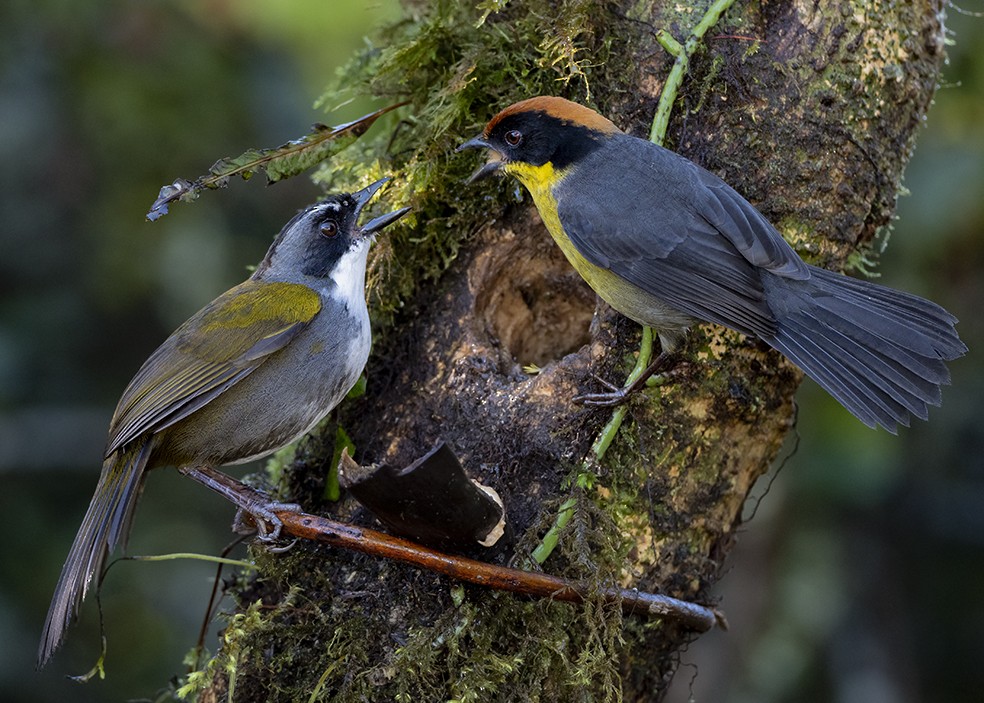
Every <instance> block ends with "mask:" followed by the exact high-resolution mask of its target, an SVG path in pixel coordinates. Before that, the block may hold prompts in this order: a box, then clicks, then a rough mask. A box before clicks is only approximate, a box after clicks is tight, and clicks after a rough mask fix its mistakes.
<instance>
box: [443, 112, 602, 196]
mask: <svg viewBox="0 0 984 703" xmlns="http://www.w3.org/2000/svg"><path fill="white" fill-rule="evenodd" d="M618 133H619V129H618V127H616V126H615V125H614V124H613V123H612V122H611V120H608V119H606V118H605V117H602V116H601V115H599V114H598V113H597V112H595V111H594V110H592V109H590V108H587V107H584V106H583V105H578V104H577V103H573V102H571V101H570V100H564V99H563V98H555V97H551V96H539V97H536V98H530V99H528V100H523V101H521V102H518V103H515V104H513V105H510V106H509V107H507V108H506V109H504V110H503V111H502V112H500V113H499V114H498V115H496V116H495V117H493V118H492V119H491V120H489V123H488V124H487V125H485V129H484V130H483V131H482V134H481V135H480V136H478V137H475V138H474V139H469V140H468V141H467V142H465V143H464V144H462V145H461V146H459V147H458V149H457V151H462V150H464V149H477V148H484V149H488V150H489V152H490V154H489V160H488V162H487V163H485V164H484V165H483V166H481V167H480V168H479V169H478V170H477V171H475V173H473V174H472V176H471V178H469V182H473V181H477V180H479V179H481V178H485V177H486V176H488V175H490V174H492V173H495V172H497V171H505V172H506V173H512V174H514V175H516V176H517V177H519V178H520V180H524V181H525V180H526V179H527V178H528V177H530V174H531V173H532V172H534V171H536V170H538V169H539V168H540V167H542V166H545V165H547V164H549V165H550V166H551V167H552V169H553V170H554V171H560V170H563V169H566V168H568V167H569V166H572V165H573V164H575V163H576V162H577V161H578V160H579V159H582V158H584V157H585V156H586V155H587V154H589V153H590V152H592V151H594V150H595V149H596V148H598V147H600V146H601V145H602V144H603V143H604V140H605V138H606V137H609V136H611V135H613V134H618ZM527 185H529V184H527Z"/></svg>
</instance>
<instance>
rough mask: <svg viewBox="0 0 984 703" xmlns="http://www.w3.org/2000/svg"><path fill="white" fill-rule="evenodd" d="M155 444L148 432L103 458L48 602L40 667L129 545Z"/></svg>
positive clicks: (56, 647)
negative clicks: (112, 560)
mask: <svg viewBox="0 0 984 703" xmlns="http://www.w3.org/2000/svg"><path fill="white" fill-rule="evenodd" d="M152 447H153V440H152V439H149V438H148V439H147V440H145V441H144V442H142V443H134V444H133V445H131V446H130V447H127V448H126V449H125V450H122V451H119V452H115V453H113V454H112V455H110V457H109V458H107V459H106V461H105V463H104V464H103V470H102V475H101V476H100V477H99V484H98V485H97V486H96V492H95V494H94V495H93V497H92V502H91V503H90V504H89V509H88V510H87V511H86V513H85V517H84V518H83V520H82V525H81V527H79V531H78V534H76V535H75V541H74V542H73V543H72V548H71V549H70V550H69V552H68V557H67V558H66V559H65V565H64V566H62V571H61V576H60V577H59V578H58V585H57V586H55V593H54V595H53V596H52V598H51V605H50V606H49V607H48V616H47V617H46V618H45V621H44V630H43V631H42V634H41V643H40V645H39V646H38V659H37V667H38V668H39V669H40V668H41V667H43V666H44V665H45V664H46V663H47V662H48V660H49V659H50V658H51V655H52V654H54V652H55V650H56V649H58V647H59V645H61V643H62V640H63V639H64V637H65V631H66V630H67V629H68V626H69V624H71V622H72V620H74V618H75V615H76V613H77V612H78V610H79V606H80V605H81V604H82V601H83V600H84V599H85V597H86V595H87V594H88V592H89V588H90V587H91V586H92V579H93V577H94V576H95V577H97V581H96V582H97V583H98V578H99V577H100V576H101V573H102V568H103V563H104V562H105V560H106V556H107V555H108V554H109V553H110V552H112V551H113V548H114V547H115V546H116V545H117V544H119V543H123V545H124V546H125V544H126V538H127V535H128V533H129V529H130V523H131V522H132V520H133V511H134V508H135V507H136V505H137V499H138V498H139V496H140V489H141V487H142V486H143V479H144V475H145V468H146V466H147V460H148V459H149V457H150V453H151V449H152Z"/></svg>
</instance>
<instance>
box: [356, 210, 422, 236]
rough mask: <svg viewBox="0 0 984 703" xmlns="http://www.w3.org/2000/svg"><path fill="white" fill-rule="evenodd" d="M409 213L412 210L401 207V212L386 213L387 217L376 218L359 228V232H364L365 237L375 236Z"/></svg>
mask: <svg viewBox="0 0 984 703" xmlns="http://www.w3.org/2000/svg"><path fill="white" fill-rule="evenodd" d="M408 212H410V208H408V207H401V208H400V209H399V210H394V211H393V212H389V213H386V214H385V215H380V216H379V217H374V218H372V219H371V220H369V221H368V222H366V223H365V224H364V225H362V226H361V227H360V228H359V231H360V232H362V234H363V235H367V234H375V233H376V232H378V231H379V230H381V229H382V228H383V227H386V226H387V225H390V224H393V223H394V222H396V221H397V220H398V219H400V218H401V217H403V216H404V215H406V214H407V213H408Z"/></svg>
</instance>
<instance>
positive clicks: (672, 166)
mask: <svg viewBox="0 0 984 703" xmlns="http://www.w3.org/2000/svg"><path fill="white" fill-rule="evenodd" d="M554 195H555V197H556V198H557V205H558V214H559V217H560V221H561V224H562V225H563V227H564V230H565V231H566V232H567V234H568V236H570V238H571V240H572V241H573V243H574V245H575V246H576V247H577V248H578V250H579V251H580V252H581V254H582V255H583V256H584V257H585V258H586V259H588V261H590V262H591V263H593V264H595V265H596V266H600V267H602V268H606V269H609V270H611V271H612V272H613V273H616V274H618V275H619V276H621V277H622V278H624V279H625V280H627V281H629V282H630V283H632V284H633V285H635V286H637V287H639V288H642V289H643V290H645V291H646V292H648V293H650V294H651V295H653V296H655V297H656V298H659V299H660V300H662V301H664V302H666V303H667V304H668V305H669V306H670V307H672V308H674V309H676V310H679V311H680V312H682V313H685V314H687V315H690V316H692V317H695V318H697V319H701V320H706V321H710V322H715V323H718V324H721V325H724V326H726V327H730V328H732V329H736V330H738V331H740V332H743V333H745V334H753V335H756V336H760V337H770V336H772V335H773V334H774V333H775V329H776V323H775V318H774V316H773V314H772V311H771V310H770V309H769V306H768V304H767V302H766V299H765V292H764V291H763V288H762V280H761V276H762V272H763V270H765V271H769V272H770V273H772V274H775V275H778V276H781V277H784V278H792V279H799V280H805V279H807V278H809V277H810V272H809V268H808V267H807V265H806V264H805V263H804V262H803V261H802V260H801V259H800V258H799V256H798V255H797V254H796V252H795V251H793V249H792V247H790V246H789V245H788V244H787V243H786V241H785V240H784V239H783V238H782V236H781V235H780V234H779V233H778V232H777V231H776V229H775V228H774V227H773V226H772V225H771V224H770V223H769V222H768V221H767V220H766V219H765V218H764V217H763V216H762V215H761V213H759V212H758V211H757V210H756V209H755V208H754V207H752V205H751V204H750V203H749V202H748V201H747V200H745V199H744V198H742V197H741V196H740V195H739V194H738V193H737V192H736V191H735V190H734V189H732V188H731V187H730V186H728V185H727V184H726V183H724V181H722V180H721V179H720V178H718V177H717V176H715V175H713V174H712V173H710V172H708V171H705V170H704V169H702V168H700V167H699V166H697V165H696V164H694V163H693V162H692V161H689V160H688V159H685V158H683V157H681V156H679V155H677V154H674V153H673V152H671V151H668V150H666V149H663V148H661V147H658V146H656V145H655V144H652V143H651V142H647V141H644V140H641V139H637V138H635V137H629V136H627V135H626V136H619V137H616V138H615V139H614V140H613V141H612V142H610V143H609V145H607V146H606V148H605V149H602V150H597V151H595V152H593V153H592V154H591V155H589V156H588V158H587V159H586V161H585V162H584V163H582V164H581V165H580V167H579V168H578V169H577V171H576V172H574V173H571V174H570V175H568V177H567V178H565V179H564V180H563V181H562V182H561V183H560V184H559V185H558V186H557V188H556V189H555V192H554Z"/></svg>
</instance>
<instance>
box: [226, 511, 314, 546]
mask: <svg viewBox="0 0 984 703" xmlns="http://www.w3.org/2000/svg"><path fill="white" fill-rule="evenodd" d="M278 512H289V513H299V512H301V506H300V505H298V504H297V503H278V502H275V501H271V502H269V503H259V504H256V505H253V506H250V507H249V508H240V509H239V510H237V511H236V517H235V518H233V520H232V529H233V531H234V532H237V533H238V534H250V533H251V532H254V531H255V532H256V537H257V539H259V540H260V541H261V542H267V543H270V542H274V541H276V539H277V538H278V537H280V531H281V530H282V529H283V526H284V524H283V522H281V520H280V518H279V517H277V513H278ZM247 516H248V518H249V519H247ZM251 523H252V524H251ZM288 548H289V547H288Z"/></svg>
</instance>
